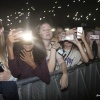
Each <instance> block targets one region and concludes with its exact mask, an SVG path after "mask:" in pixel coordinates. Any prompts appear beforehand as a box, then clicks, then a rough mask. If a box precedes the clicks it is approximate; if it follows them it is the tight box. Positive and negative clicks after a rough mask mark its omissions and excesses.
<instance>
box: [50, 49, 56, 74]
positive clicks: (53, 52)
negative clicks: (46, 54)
mask: <svg viewBox="0 0 100 100" xmlns="http://www.w3.org/2000/svg"><path fill="white" fill-rule="evenodd" d="M55 64H56V49H54V48H51V51H50V58H49V61H48V69H49V72H50V73H51V72H53V71H54V68H55Z"/></svg>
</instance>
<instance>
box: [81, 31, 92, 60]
mask: <svg viewBox="0 0 100 100" xmlns="http://www.w3.org/2000/svg"><path fill="white" fill-rule="evenodd" d="M80 37H81V39H82V41H83V43H84V45H85V48H86V52H87V55H88V57H89V59H93V58H94V56H93V53H92V50H91V48H90V46H89V44H88V43H87V41H86V39H85V34H84V32H83V33H82V35H81V36H80Z"/></svg>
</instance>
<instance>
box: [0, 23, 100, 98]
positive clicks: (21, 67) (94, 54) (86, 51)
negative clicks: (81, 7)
mask: <svg viewBox="0 0 100 100" xmlns="http://www.w3.org/2000/svg"><path fill="white" fill-rule="evenodd" d="M1 26H2V25H1ZM96 32H99V33H98V34H97V33H96ZM28 34H30V35H31V38H30V37H28ZM25 35H26V37H27V38H29V40H25V39H24V38H23V37H24V36H25ZM93 35H94V36H95V35H98V37H99V36H100V31H99V30H91V29H89V30H82V33H80V32H79V35H77V28H72V29H69V30H67V31H65V30H64V29H63V28H62V27H58V28H56V30H55V31H54V32H53V31H52V26H51V25H50V23H48V22H42V23H40V24H39V25H38V26H37V27H36V28H35V29H34V31H33V30H32V31H30V30H28V31H27V33H26V31H25V29H23V28H18V29H12V30H11V31H10V32H9V33H8V34H6V37H5V34H4V27H3V26H2V27H0V64H1V65H0V94H2V95H3V97H4V99H5V100H19V97H18V90H17V85H16V81H18V80H22V79H26V78H29V77H34V76H37V77H38V78H39V79H40V80H41V81H43V82H45V83H46V84H49V83H50V73H53V72H54V71H57V70H61V72H62V76H61V79H60V81H59V84H60V86H61V89H64V88H67V87H68V72H67V68H69V67H73V66H75V65H80V64H82V63H85V64H88V63H89V62H90V61H93V60H95V59H100V50H99V49H100V37H99V38H95V39H94V38H93V37H91V36H93ZM77 36H78V37H79V38H77ZM69 37H71V39H70V38H69ZM1 69H2V70H1Z"/></svg>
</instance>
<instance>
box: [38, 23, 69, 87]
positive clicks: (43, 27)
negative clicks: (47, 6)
mask: <svg viewBox="0 0 100 100" xmlns="http://www.w3.org/2000/svg"><path fill="white" fill-rule="evenodd" d="M51 29H52V27H51V25H50V24H49V23H47V22H43V23H41V24H40V25H39V27H38V33H39V34H40V36H41V38H42V40H43V42H44V45H45V47H46V50H47V58H46V59H47V62H48V69H49V72H54V71H55V70H58V69H59V68H60V69H61V70H62V73H63V75H62V77H61V79H60V86H61V89H64V88H66V87H67V86H68V77H67V69H66V64H65V62H64V59H63V58H62V57H61V56H60V55H59V56H57V55H56V54H57V53H56V50H57V49H58V48H59V47H60V44H58V43H54V44H53V45H52V44H51V39H52V37H53V33H52V31H51ZM56 61H57V62H58V65H59V66H60V67H58V68H57V69H56V67H55V66H57V62H56Z"/></svg>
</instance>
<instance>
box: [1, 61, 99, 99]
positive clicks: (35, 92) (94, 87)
mask: <svg viewBox="0 0 100 100" xmlns="http://www.w3.org/2000/svg"><path fill="white" fill-rule="evenodd" d="M61 75H62V73H61V72H60V71H56V72H54V73H51V82H50V84H49V85H46V84H45V83H44V82H42V81H40V80H39V78H38V77H32V78H28V79H24V80H20V81H17V82H16V83H17V86H18V93H19V98H20V100H100V61H99V60H98V61H94V62H92V63H90V64H89V65H85V64H82V65H79V66H74V67H70V68H69V69H68V88H67V89H64V90H61V89H60V85H59V80H60V78H61ZM0 97H1V98H2V96H0ZM1 98H0V100H3V99H1Z"/></svg>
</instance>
